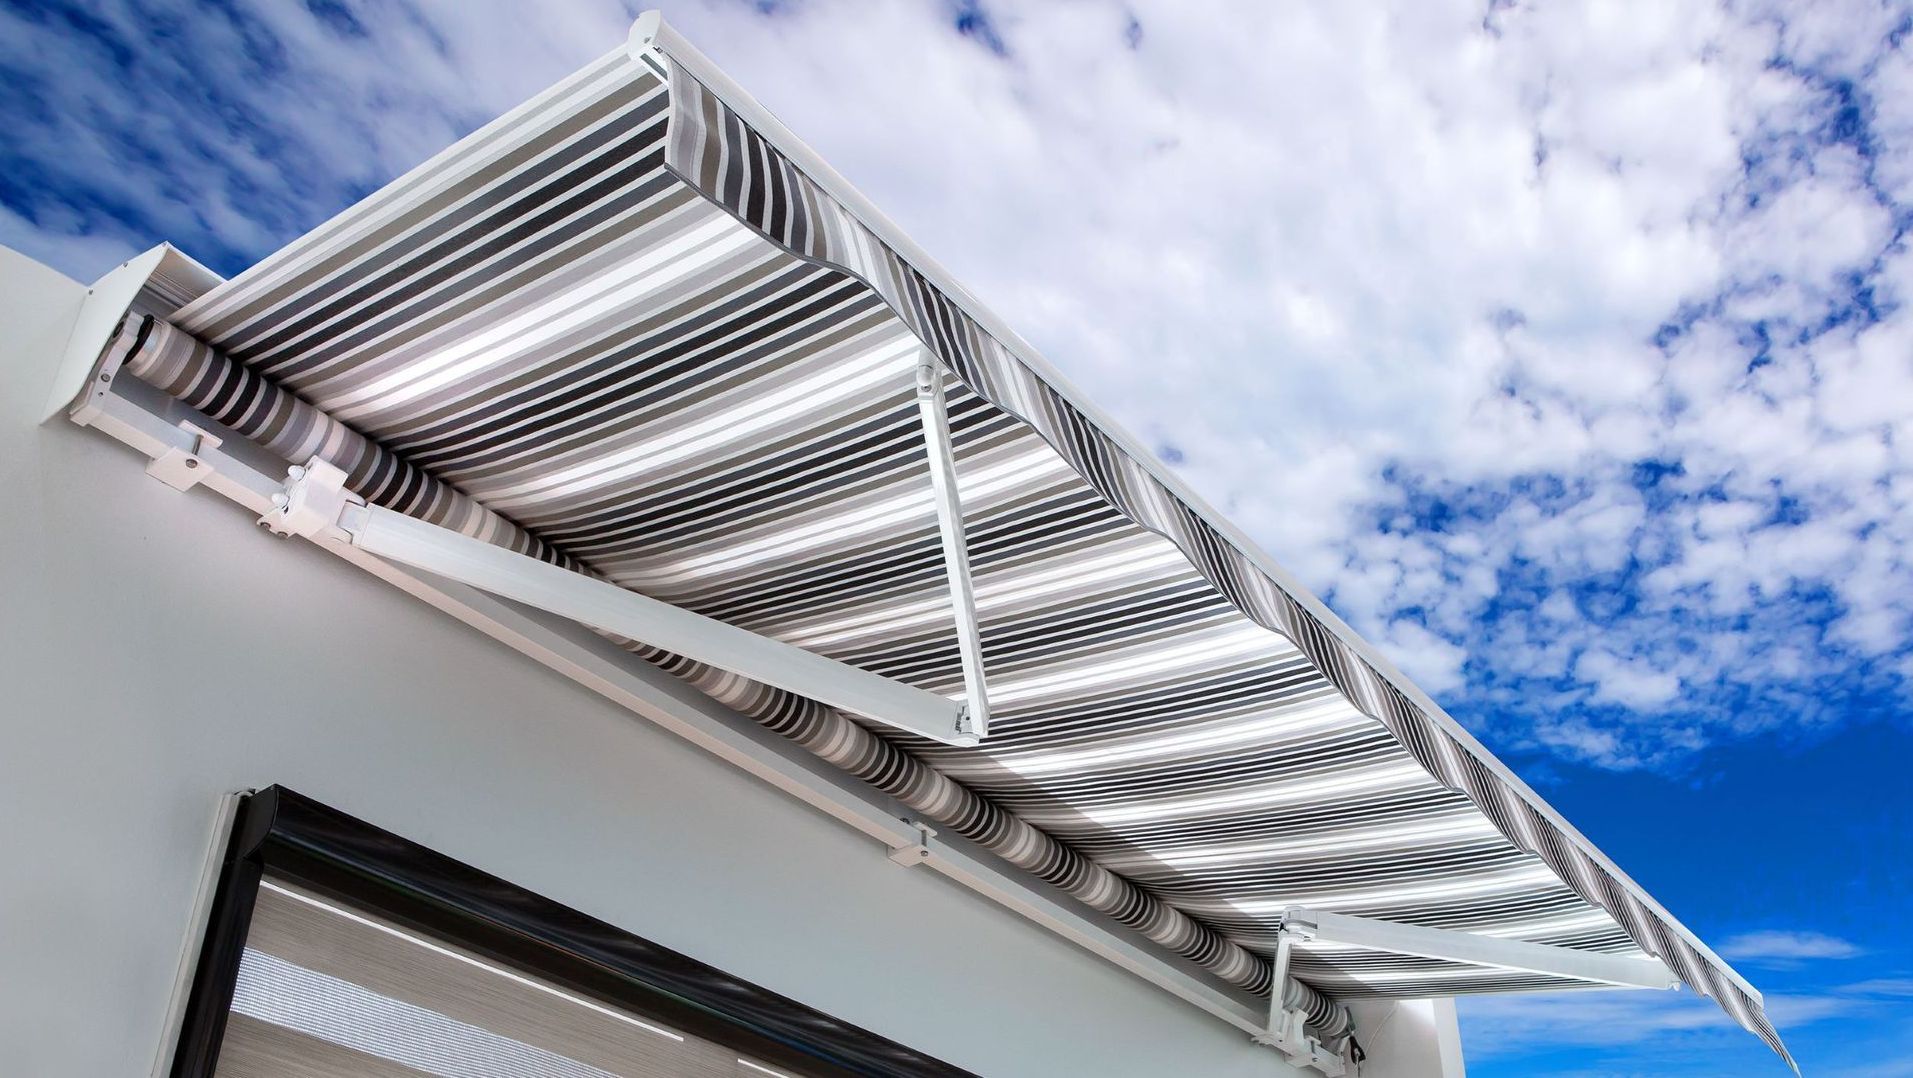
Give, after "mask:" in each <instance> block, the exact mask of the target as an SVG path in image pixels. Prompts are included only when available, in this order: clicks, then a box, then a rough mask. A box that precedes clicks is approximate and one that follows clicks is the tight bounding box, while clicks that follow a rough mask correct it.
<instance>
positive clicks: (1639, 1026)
mask: <svg viewBox="0 0 1913 1078" xmlns="http://www.w3.org/2000/svg"><path fill="white" fill-rule="evenodd" d="M1457 1003H1458V1005H1459V1007H1460V1013H1461V1019H1462V1026H1463V1033H1464V1036H1465V1038H1466V1041H1467V1050H1468V1054H1469V1055H1470V1056H1471V1057H1478V1058H1481V1059H1484V1060H1486V1059H1492V1058H1495V1057H1502V1056H1519V1055H1522V1054H1525V1053H1527V1052H1530V1051H1534V1050H1537V1049H1544V1050H1549V1051H1558V1050H1560V1049H1563V1048H1587V1049H1599V1048H1615V1047H1622V1046H1626V1045H1638V1044H1654V1045H1656V1046H1658V1047H1661V1048H1663V1049H1667V1048H1670V1047H1671V1046H1673V1045H1675V1044H1679V1043H1681V1042H1683V1041H1694V1040H1703V1041H1712V1040H1719V1041H1722V1042H1728V1041H1729V1038H1733V1039H1734V1040H1735V1042H1736V1043H1737V1039H1738V1038H1739V1037H1742V1036H1745V1034H1742V1033H1741V1032H1740V1029H1739V1027H1738V1026H1737V1025H1735V1023H1734V1020H1733V1019H1732V1018H1731V1017H1729V1016H1728V1015H1727V1014H1726V1012H1724V1011H1722V1010H1721V1009H1720V1006H1719V1005H1718V1004H1716V1003H1715V1002H1714V1001H1713V1000H1711V999H1707V998H1705V997H1703V996H1699V995H1695V994H1694V993H1692V992H1689V991H1687V990H1685V989H1683V990H1681V991H1679V992H1638V991H1616V992H1609V991H1590V992H1562V993H1553V994H1546V995H1542V994H1535V995H1527V994H1520V995H1504V996H1475V997H1467V998H1463V999H1461V1000H1458V1001H1457ZM1766 1003H1767V1013H1768V1015H1769V1016H1770V1017H1771V1018H1772V1019H1773V1020H1774V1022H1775V1024H1776V1025H1778V1026H1779V1027H1780V1028H1782V1029H1783V1030H1786V1029H1796V1028H1798V1027H1800V1026H1803V1025H1807V1024H1809V1023H1812V1022H1818V1021H1823V1020H1826V1019H1829V1018H1835V1017H1839V1016H1842V1015H1846V1014H1851V1013H1853V1012H1855V1011H1857V1010H1861V1009H1863V1008H1865V1007H1866V1006H1867V1005H1866V1004H1865V1003H1864V1002H1862V1001H1858V1000H1851V999H1846V998H1843V997H1840V996H1835V995H1794V996H1786V995H1773V996H1768V997H1767V1000H1766Z"/></svg>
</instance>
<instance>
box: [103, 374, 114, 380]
mask: <svg viewBox="0 0 1913 1078" xmlns="http://www.w3.org/2000/svg"><path fill="white" fill-rule="evenodd" d="M112 380H113V376H112V375H110V374H102V375H100V381H102V382H110V381H112Z"/></svg>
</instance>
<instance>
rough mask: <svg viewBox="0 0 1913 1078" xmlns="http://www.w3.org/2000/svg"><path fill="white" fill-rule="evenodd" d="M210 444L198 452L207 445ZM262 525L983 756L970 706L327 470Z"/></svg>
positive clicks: (317, 466) (292, 478) (297, 475)
mask: <svg viewBox="0 0 1913 1078" xmlns="http://www.w3.org/2000/svg"><path fill="white" fill-rule="evenodd" d="M203 442H204V438H203V436H200V437H199V438H198V442H197V444H203ZM272 506H273V507H272V510H271V511H270V512H268V513H266V514H265V515H264V516H262V517H261V518H260V521H259V522H260V523H261V524H263V525H265V526H266V527H267V528H268V529H270V530H271V531H273V532H274V533H275V534H278V535H281V536H286V535H299V536H303V537H305V538H307V539H311V540H313V541H314V542H319V543H340V542H343V543H346V544H349V545H351V546H354V547H357V548H358V549H360V550H363V551H365V552H366V553H368V554H371V555H373V556H375V557H379V558H383V559H385V560H386V561H392V562H398V563H400V564H402V565H409V566H412V567H413V568H415V569H423V570H425V571H426V572H428V573H432V574H434V575H436V576H441V577H444V578H446V579H448V580H456V581H458V582H459V583H461V584H469V585H471V586H472V587H475V588H479V589H481V590H484V591H488V592H490V593H492V594H493V595H497V596H500V597H502V598H506V599H511V600H513V601H514V602H520V603H524V604H526V605H528V606H533V607H536V608H538V609H540V610H544V611H547V612H549V613H552V614H556V615H558V616H559V617H564V618H569V619H571V620H572V621H576V622H578V623H579V624H582V625H588V626H590V627H592V628H594V629H601V630H603V631H605V632H608V633H613V634H616V635H618V636H621V637H624V638H626V639H630V640H636V641H639V642H641V643H645V644H649V645H651V646H652V647H658V648H663V649H664V650H666V651H669V652H671V653H673V654H676V655H682V656H684V657H685V658H687V659H694V660H696V661H698V662H701V663H708V664H710V665H711V666H715V667H717V668H718V669H721V670H728V671H730V672H731V673H734V674H740V675H742V676H744V677H748V678H751V679H752V680H754V681H760V682H763V683H764V684H766V685H770V686H774V687H776V688H779V689H784V690H786V691H788V692H794V693H796V694H797V695H799V696H805V697H809V698H810V699H812V700H816V701H818V702H819V703H822V704H826V705H829V706H830V707H834V708H840V709H842V710H844V711H848V712H850V713H852V714H856V715H862V716H865V717H867V718H871V719H875V720H877V721H878V722H882V723H886V724H888V725H890V726H895V727H897V728H898V729H902V730H909V731H911V732H912V733H917V734H922V735H923V736H924V737H928V738H932V739H934V740H937V741H941V742H943V743H945V744H950V745H975V744H976V743H977V735H976V734H975V733H973V732H971V731H970V730H969V729H968V728H967V726H966V725H965V722H964V720H965V716H966V713H967V711H968V708H967V706H966V705H965V704H962V703H958V702H956V701H953V700H950V699H948V698H947V697H942V696H938V695H937V694H935V693H932V692H926V691H924V690H923V689H919V688H916V687H915V686H912V685H906V684H904V683H903V682H901V681H896V680H893V679H891V678H887V677H883V676H881V675H879V674H873V673H871V672H870V671H868V670H862V669H859V668H857V667H854V666H851V665H849V664H847V663H841V662H838V661H837V660H835V659H829V658H825V657H824V656H822V655H818V654H816V653H815V652H811V651H805V650H804V649H803V648H800V647H794V646H792V645H790V644H786V643H783V642H782V641H778V640H772V639H770V638H769V637H766V636H760V635H758V634H757V633H753V632H751V631H750V630H748V629H740V628H738V627H737V626H735V625H732V624H730V623H728V622H723V621H719V620H717V619H716V618H708V617H705V616H704V615H702V614H698V613H694V612H692V611H689V610H685V609H684V608H682V607H678V606H673V605H671V604H670V603H666V602H660V601H659V600H657V599H653V598H651V597H650V596H647V595H640V594H638V593H637V592H634V591H630V590H628V589H625V588H621V587H619V586H618V585H616V584H613V583H611V582H609V581H605V580H599V579H597V578H595V577H591V576H586V575H585V574H583V573H580V572H576V571H574V570H571V569H566V568H565V567H563V566H560V565H553V564H552V563H550V562H547V561H541V560H539V559H538V558H534V557H532V556H531V555H529V554H520V553H517V552H516V551H512V550H507V549H505V548H504V547H501V546H498V545H496V544H493V543H488V542H486V541H484V540H483V539H474V538H472V537H471V536H469V535H464V534H462V533H460V532H456V531H453V530H452V529H450V528H445V527H441V526H439V525H437V524H433V523H431V522H429V521H424V520H419V519H417V518H415V517H409V516H406V515H405V514H404V513H398V512H394V511H392V510H390V509H386V508H384V507H382V506H377V505H367V504H365V501H364V500H363V499H361V498H359V497H358V496H356V495H354V494H352V493H350V492H348V491H347V490H346V489H345V473H344V472H342V471H340V470H339V469H338V468H337V467H335V466H333V465H331V464H328V463H327V462H325V461H324V460H321V459H319V458H316V457H315V458H313V460H311V461H310V462H309V463H307V464H306V465H305V466H303V467H294V468H293V469H291V472H290V474H289V477H288V479H287V481H286V485H285V488H284V489H283V490H282V491H280V492H278V493H276V494H274V495H273V496H272Z"/></svg>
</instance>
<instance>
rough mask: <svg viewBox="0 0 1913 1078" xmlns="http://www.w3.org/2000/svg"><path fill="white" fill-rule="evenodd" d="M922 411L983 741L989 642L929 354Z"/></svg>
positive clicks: (938, 378) (938, 380)
mask: <svg viewBox="0 0 1913 1078" xmlns="http://www.w3.org/2000/svg"><path fill="white" fill-rule="evenodd" d="M917 412H918V415H919V416H920V417H921V418H922V420H923V445H924V449H925V450H927V451H928V453H929V455H930V486H931V489H932V491H933V493H934V494H935V496H936V502H937V530H938V532H939V533H940V534H941V535H942V538H943V568H944V574H945V576H946V577H948V579H949V581H950V612H951V614H952V615H954V616H955V618H956V632H957V653H958V655H959V656H960V657H961V658H962V660H963V688H964V699H965V701H966V702H967V703H968V704H969V707H970V710H969V714H968V716H967V717H968V720H969V729H970V732H971V733H974V734H975V735H976V736H977V737H979V738H983V737H988V736H989V733H990V695H989V691H988V689H987V687H986V686H985V684H984V680H983V639H982V635H981V634H980V633H979V632H978V630H977V625H976V589H975V587H974V585H972V583H971V581H970V550H969V544H968V543H967V542H966V541H965V539H964V536H963V503H962V501H961V499H959V498H958V496H957V475H956V452H955V450H954V449H953V448H952V446H951V442H950V414H949V412H948V411H947V410H946V408H945V403H944V397H943V368H942V367H940V366H938V365H937V363H936V361H935V360H933V359H931V358H930V354H929V353H928V352H925V353H923V354H922V355H921V357H920V359H919V360H918V363H917Z"/></svg>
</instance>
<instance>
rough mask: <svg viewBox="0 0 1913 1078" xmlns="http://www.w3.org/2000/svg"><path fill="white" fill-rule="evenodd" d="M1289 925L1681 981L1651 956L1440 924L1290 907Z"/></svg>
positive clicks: (1569, 974) (1585, 977)
mask: <svg viewBox="0 0 1913 1078" xmlns="http://www.w3.org/2000/svg"><path fill="white" fill-rule="evenodd" d="M1290 925H1294V926H1297V928H1298V929H1302V928H1303V926H1306V928H1305V931H1306V932H1307V934H1306V935H1304V936H1303V937H1302V938H1304V939H1314V940H1317V941H1320V942H1323V943H1341V944H1347V945H1349V946H1351V947H1364V948H1368V949H1370V950H1375V951H1386V952H1388V953H1389V954H1404V955H1414V956H1416V957H1418V958H1436V959H1443V960H1446V961H1449V962H1463V963H1467V964H1468V965H1472V966H1492V967H1494V968H1496V969H1512V970H1521V971H1522V972H1525V973H1539V974H1543V975H1545V976H1549V977H1563V978H1568V979H1570V980H1576V981H1588V982H1590V983H1593V984H1611V985H1616V986H1619V987H1622V988H1658V989H1667V988H1673V987H1675V986H1677V985H1678V984H1680V978H1679V977H1676V976H1675V975H1674V972H1673V971H1672V970H1670V969H1668V968H1667V967H1666V966H1665V965H1663V964H1661V963H1660V962H1659V961H1657V960H1655V959H1652V958H1634V957H1631V956H1629V955H1617V954H1602V953H1600V952H1598V951H1581V950H1576V949H1574V948H1572V947H1551V946H1549V945H1547V944H1544V943H1529V942H1527V941H1525V940H1512V939H1500V938H1498V937H1495V936H1481V935H1476V934H1475V933H1473V932H1456V931H1452V930H1449V929H1442V928H1422V927H1420V926H1418V925H1404V924H1396V923H1395V922H1393V921H1377V920H1374V919H1372V918H1368V917H1351V916H1348V915H1347V914H1341V913H1326V912H1323V911H1321V910H1306V909H1297V908H1292V909H1289V910H1288V911H1286V912H1285V914H1284V929H1285V931H1284V934H1283V935H1284V939H1286V937H1287V935H1288V931H1287V929H1288V928H1289V926H1290Z"/></svg>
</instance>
